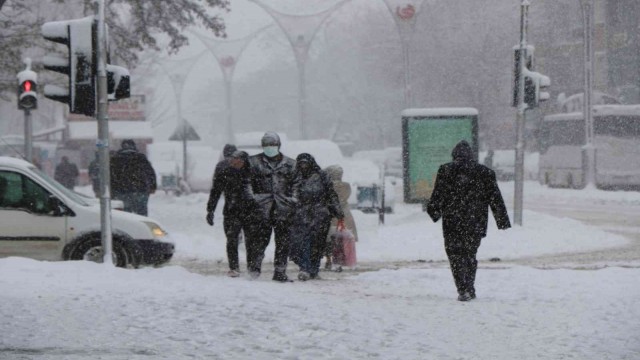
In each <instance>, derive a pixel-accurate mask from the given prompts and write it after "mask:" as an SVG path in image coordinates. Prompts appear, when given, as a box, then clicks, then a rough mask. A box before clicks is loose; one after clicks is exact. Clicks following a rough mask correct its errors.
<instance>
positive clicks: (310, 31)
mask: <svg viewBox="0 0 640 360" xmlns="http://www.w3.org/2000/svg"><path fill="white" fill-rule="evenodd" d="M249 1H252V2H254V3H256V4H257V5H259V6H260V7H262V8H263V9H264V10H265V11H266V12H267V13H268V14H269V15H271V17H273V19H274V20H275V22H276V23H277V24H278V26H280V28H281V29H282V31H283V32H284V33H285V35H287V38H288V39H289V43H290V44H291V47H292V48H293V53H294V55H295V58H296V65H297V67H298V111H299V119H298V121H299V126H300V137H301V138H302V139H307V138H308V135H307V132H306V128H305V116H306V109H305V108H306V101H307V99H306V89H305V65H306V62H307V58H308V56H309V47H311V41H313V38H314V37H315V36H316V33H317V32H318V29H319V28H320V25H322V23H323V22H324V21H325V20H326V19H327V18H328V17H329V15H331V14H332V13H333V12H334V11H335V10H337V9H338V8H339V7H340V6H342V5H343V4H345V3H346V2H347V1H349V0H342V1H339V2H338V3H336V4H335V5H334V6H333V7H331V8H329V9H327V10H324V11H321V12H319V13H316V14H311V15H291V14H284V13H281V12H279V11H276V10H274V9H273V8H271V7H269V6H267V5H265V4H264V3H262V1H261V0H249Z"/></svg>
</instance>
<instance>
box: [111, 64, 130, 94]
mask: <svg viewBox="0 0 640 360" xmlns="http://www.w3.org/2000/svg"><path fill="white" fill-rule="evenodd" d="M107 94H108V98H109V101H116V100H120V99H126V98H128V97H130V96H131V83H130V80H129V70H127V69H126V68H123V67H122V66H116V65H111V64H107Z"/></svg>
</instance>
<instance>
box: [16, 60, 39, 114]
mask: <svg viewBox="0 0 640 360" xmlns="http://www.w3.org/2000/svg"><path fill="white" fill-rule="evenodd" d="M17 77H18V109H19V110H33V109H37V108H38V94H37V91H38V74H36V72H35V71H32V70H31V62H30V61H29V62H27V68H26V69H25V70H23V71H20V72H19V73H18V76H17Z"/></svg>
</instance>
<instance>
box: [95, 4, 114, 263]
mask: <svg viewBox="0 0 640 360" xmlns="http://www.w3.org/2000/svg"><path fill="white" fill-rule="evenodd" d="M97 40H98V41H97V43H98V46H97V49H96V52H97V54H96V55H97V59H98V66H97V68H98V69H97V70H98V74H97V87H98V94H97V95H98V96H97V97H98V109H97V110H98V111H97V112H98V114H97V120H98V141H97V142H96V146H97V148H98V162H99V165H100V228H101V232H100V234H101V240H102V248H103V249H104V258H103V262H104V263H105V264H108V266H113V258H112V255H111V254H112V252H113V238H112V233H111V174H110V171H109V169H110V165H109V116H108V108H109V102H108V99H107V47H106V31H105V22H104V0H100V4H99V9H98V39H97Z"/></svg>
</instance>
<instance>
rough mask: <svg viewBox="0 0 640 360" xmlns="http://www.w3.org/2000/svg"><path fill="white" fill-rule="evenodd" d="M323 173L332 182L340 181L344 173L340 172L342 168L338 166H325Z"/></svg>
mask: <svg viewBox="0 0 640 360" xmlns="http://www.w3.org/2000/svg"><path fill="white" fill-rule="evenodd" d="M324 171H325V172H326V173H327V175H329V178H330V179H331V180H332V181H342V174H343V173H344V171H343V170H342V166H340V165H330V166H327V167H326V168H325V169H324Z"/></svg>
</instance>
